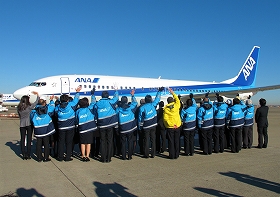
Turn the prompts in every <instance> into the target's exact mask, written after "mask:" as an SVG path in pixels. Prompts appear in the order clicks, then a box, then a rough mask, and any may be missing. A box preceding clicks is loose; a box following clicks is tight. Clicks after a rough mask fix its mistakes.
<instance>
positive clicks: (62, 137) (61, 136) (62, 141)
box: [58, 128, 75, 160]
mask: <svg viewBox="0 0 280 197" xmlns="http://www.w3.org/2000/svg"><path fill="white" fill-rule="evenodd" d="M74 133H75V129H74V128H73V129H69V130H59V131H58V158H59V159H62V158H63V154H64V145H65V146H66V158H65V160H69V159H70V158H71V155H72V144H73V138H74Z"/></svg>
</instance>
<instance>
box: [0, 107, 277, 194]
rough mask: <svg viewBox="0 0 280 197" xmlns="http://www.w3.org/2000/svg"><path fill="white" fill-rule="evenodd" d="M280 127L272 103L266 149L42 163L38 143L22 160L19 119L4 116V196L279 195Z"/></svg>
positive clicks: (0, 161)
mask: <svg viewBox="0 0 280 197" xmlns="http://www.w3.org/2000/svg"><path fill="white" fill-rule="evenodd" d="M10 112H12V110H10V111H9V113H10ZM279 129H280V108H272V107H271V108H270V111H269V128H268V131H269V143H268V147H267V148H265V149H257V148H251V149H242V150H241V152H239V153H231V152H230V151H229V150H226V151H225V152H224V153H219V154H215V153H213V154H212V155H202V154H200V152H201V151H200V150H199V149H196V154H195V155H194V156H192V157H191V156H183V155H180V157H179V158H178V159H176V160H169V159H167V158H166V156H167V155H168V153H167V152H165V153H164V154H162V155H157V156H156V157H155V158H153V159H152V158H149V159H144V158H141V157H140V156H139V155H134V156H133V159H132V160H130V161H128V160H127V161H123V160H120V159H119V158H117V157H113V158H112V162H111V163H101V162H99V161H97V160H93V159H91V161H90V162H81V161H80V160H79V159H77V156H76V155H75V156H74V160H73V161H71V162H64V161H63V162H59V161H57V160H55V159H54V158H51V159H52V160H51V162H47V163H44V162H40V163H39V162H37V161H36V155H35V146H34V145H33V146H32V153H33V154H32V159H31V160H22V159H21V156H20V144H19V139H20V134H19V119H17V118H5V117H0V169H1V173H0V175H1V178H0V196H4V195H6V194H9V195H10V196H12V195H11V194H13V195H14V196H26V197H31V196H39V197H41V196H51V197H52V196H69V197H72V196H75V197H79V196H232V197H239V196H254V197H255V196H279V195H280V143H279V142H280V132H279ZM35 142H36V141H35V139H34V141H33V144H35ZM255 146H257V128H256V125H255V126H254V142H253V147H255ZM181 152H183V151H181ZM75 157H76V158H75Z"/></svg>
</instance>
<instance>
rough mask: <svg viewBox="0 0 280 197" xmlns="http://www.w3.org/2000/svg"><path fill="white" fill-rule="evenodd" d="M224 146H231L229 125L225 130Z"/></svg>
mask: <svg viewBox="0 0 280 197" xmlns="http://www.w3.org/2000/svg"><path fill="white" fill-rule="evenodd" d="M224 134H225V135H224V137H225V139H224V148H229V147H230V146H231V142H230V129H229V128H228V127H225V132H224Z"/></svg>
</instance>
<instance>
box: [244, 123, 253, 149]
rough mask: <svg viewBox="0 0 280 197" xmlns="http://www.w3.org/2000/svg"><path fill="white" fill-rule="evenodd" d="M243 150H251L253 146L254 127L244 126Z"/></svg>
mask: <svg viewBox="0 0 280 197" xmlns="http://www.w3.org/2000/svg"><path fill="white" fill-rule="evenodd" d="M242 140H243V148H251V147H252V144H253V125H251V126H244V127H243V130H242Z"/></svg>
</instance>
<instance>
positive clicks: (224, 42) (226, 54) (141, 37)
mask: <svg viewBox="0 0 280 197" xmlns="http://www.w3.org/2000/svg"><path fill="white" fill-rule="evenodd" d="M279 10H280V1H278V0H266V1H263V0H236V1H230V0H211V1H209V0H203V1H202V0H196V1H191V0H175V1H171V0H117V1H116V0H102V1H93V0H87V1H76V0H75V1H73V0H59V1H57V0H48V1H37V0H28V1H26V0H21V1H16V0H8V1H5V0H0V27H1V30H0V66H1V77H0V92H1V93H13V92H14V91H15V90H16V89H18V88H21V87H23V86H25V85H29V84H30V83H31V82H32V81H33V80H36V79H39V78H43V77H47V76H52V75H61V74H100V75H120V76H135V77H152V78H157V77H158V76H161V77H162V78H169V79H183V80H200V81H217V82H218V81H223V80H226V79H228V78H231V77H234V76H235V75H236V74H237V73H238V71H239V69H240V68H241V66H242V65H243V63H244V61H245V59H246V57H247V56H248V54H249V52H250V51H251V49H252V47H253V46H254V45H258V46H260V47H261V50H260V57H259V68H258V73H257V81H256V86H267V85H276V84H280V80H279V79H280V65H279V57H280V50H279V46H280V39H279V36H280V22H279V21H280V12H279ZM261 97H264V98H266V99H267V103H268V104H280V90H276V91H267V92H264V93H258V94H257V95H256V96H255V97H254V98H253V101H254V103H257V101H258V99H259V98H261Z"/></svg>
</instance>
